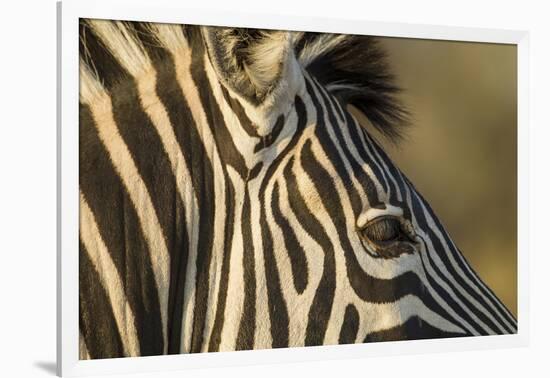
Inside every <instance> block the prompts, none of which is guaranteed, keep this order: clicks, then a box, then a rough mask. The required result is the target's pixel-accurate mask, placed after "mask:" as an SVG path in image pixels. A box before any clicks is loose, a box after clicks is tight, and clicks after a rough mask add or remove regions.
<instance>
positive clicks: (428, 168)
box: [377, 38, 517, 315]
mask: <svg viewBox="0 0 550 378" xmlns="http://www.w3.org/2000/svg"><path fill="white" fill-rule="evenodd" d="M377 39H378V40H379V41H380V43H381V45H382V47H383V48H384V49H385V50H386V52H387V54H388V62H389V63H390V66H391V69H392V71H393V73H394V74H395V76H396V82H397V83H398V85H399V86H400V87H401V88H402V89H403V92H402V94H401V95H400V98H401V99H402V101H403V103H404V104H405V106H406V107H407V108H408V110H409V111H410V113H411V117H412V126H411V127H410V128H409V130H408V132H407V133H406V138H405V139H404V140H403V141H402V142H401V143H400V144H399V145H398V146H395V145H393V144H392V143H388V142H386V141H384V139H383V138H382V137H378V138H377V139H378V140H380V141H381V142H382V144H384V146H385V148H386V151H388V153H389V155H390V156H391V157H392V159H393V160H394V162H395V163H396V164H397V166H398V167H399V168H401V170H402V171H404V172H405V174H406V175H407V176H408V177H409V179H411V181H412V182H413V183H414V184H415V186H416V188H417V189H418V190H419V191H420V192H421V193H422V194H423V195H424V197H425V198H426V199H427V200H428V202H429V203H430V205H431V206H432V208H433V209H434V211H435V212H436V214H437V215H438V217H439V219H440V220H441V222H442V223H443V225H444V226H445V227H446V229H447V231H448V232H449V233H450V235H451V237H452V238H453V240H454V241H455V243H456V244H457V245H458V247H459V248H460V249H461V251H462V252H463V254H464V255H465V257H466V259H467V260H468V261H469V262H470V264H471V265H472V267H473V268H474V270H475V271H476V272H477V273H478V274H479V275H480V277H481V278H482V279H483V280H484V281H485V283H487V284H488V285H489V287H490V288H491V289H492V290H493V291H494V292H495V294H496V295H497V296H498V297H499V298H500V299H501V300H502V301H503V302H504V304H505V305H506V306H507V307H508V309H509V310H510V311H511V312H512V313H514V314H515V315H516V314H517V227H516V226H517V200H516V198H517V147H516V142H517V136H516V130H517V106H516V101H517V89H516V83H517V76H516V72H517V67H516V64H517V59H516V56H517V55H516V46H514V45H502V44H487V43H470V42H449V41H434V40H417V39H406V38H377Z"/></svg>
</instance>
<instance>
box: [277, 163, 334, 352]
mask: <svg viewBox="0 0 550 378" xmlns="http://www.w3.org/2000/svg"><path fill="white" fill-rule="evenodd" d="M293 164H294V160H293V159H290V160H289V162H288V164H287V165H286V167H285V169H284V173H283V174H284V178H285V182H286V183H287V192H288V193H292V195H289V196H288V200H289V205H290V208H291V210H292V212H293V213H294V214H295V215H296V218H297V219H298V221H299V222H300V224H301V225H302V227H304V230H305V231H306V232H307V233H308V234H309V235H310V236H311V237H312V238H313V239H314V240H315V241H316V242H317V244H319V245H320V246H321V248H322V249H323V254H324V259H323V274H322V276H321V280H320V282H319V285H318V286H317V289H316V291H315V296H314V298H313V302H312V304H311V307H310V310H309V313H308V323H307V328H306V340H305V345H306V346H310V345H321V344H323V340H324V338H325V333H326V330H327V326H328V321H329V318H330V311H331V308H332V304H333V301H334V294H335V293H334V292H335V289H336V272H335V270H334V269H335V260H334V248H333V246H332V243H331V242H330V239H329V238H328V236H327V235H326V233H325V230H324V229H323V226H322V225H321V223H319V221H318V220H317V219H316V218H315V216H314V215H313V214H312V213H311V212H310V210H309V208H308V207H307V205H306V202H305V199H304V198H303V197H302V195H301V192H300V190H299V186H298V182H297V180H296V177H295V176H294V173H293V172H292V166H293Z"/></svg>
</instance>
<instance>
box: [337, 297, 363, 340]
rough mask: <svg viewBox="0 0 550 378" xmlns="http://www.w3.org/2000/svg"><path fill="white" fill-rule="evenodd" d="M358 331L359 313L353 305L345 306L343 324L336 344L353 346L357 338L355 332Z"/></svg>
mask: <svg viewBox="0 0 550 378" xmlns="http://www.w3.org/2000/svg"><path fill="white" fill-rule="evenodd" d="M358 330H359V312H357V308H355V306H354V305H353V304H351V303H350V304H349V305H347V306H346V313H345V314H344V322H343V323H342V328H340V336H339V337H338V344H353V343H355V339H356V338H357V331H358Z"/></svg>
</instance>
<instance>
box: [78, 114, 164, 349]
mask: <svg viewBox="0 0 550 378" xmlns="http://www.w3.org/2000/svg"><path fill="white" fill-rule="evenodd" d="M79 127H80V133H79V138H80V142H79V153H80V157H79V162H80V168H79V177H80V189H81V191H82V193H83V195H84V197H85V198H86V201H87V203H88V205H89V207H90V209H91V210H92V212H93V214H94V216H95V219H96V223H97V226H98V228H99V232H100V234H101V237H102V238H103V240H104V242H105V244H106V245H107V246H108V248H109V253H110V255H111V257H112V259H113V262H114V264H115V266H116V268H117V271H118V273H119V274H120V277H121V279H122V282H123V283H124V291H125V294H126V296H127V298H128V302H129V304H130V308H131V309H132V311H133V313H134V316H135V322H136V329H137V333H138V337H139V340H140V346H141V354H142V355H158V354H162V352H163V336H162V325H161V316H160V310H159V299H158V293H157V287H156V282H155V278H154V274H153V271H152V267H151V260H150V254H149V247H148V244H147V242H146V240H145V239H144V237H143V234H142V229H141V226H140V222H139V218H138V215H137V213H136V211H135V209H134V206H133V204H132V200H131V199H130V197H129V195H128V193H127V191H126V189H125V187H124V185H123V184H122V182H121V179H120V177H119V176H118V174H117V173H116V170H115V168H114V166H113V165H112V163H111V160H110V158H109V154H108V152H107V150H106V149H105V147H104V145H103V143H102V142H101V141H100V139H99V136H98V134H97V130H96V127H95V123H94V120H93V118H92V114H91V112H90V110H89V108H88V107H86V106H85V105H81V106H80V125H79ZM106 204H108V205H107V206H106ZM91 310H93V309H91ZM92 314H93V313H92Z"/></svg>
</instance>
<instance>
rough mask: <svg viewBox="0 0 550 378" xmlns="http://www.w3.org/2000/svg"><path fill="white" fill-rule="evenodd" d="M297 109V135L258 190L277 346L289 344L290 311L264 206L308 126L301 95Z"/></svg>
mask: <svg viewBox="0 0 550 378" xmlns="http://www.w3.org/2000/svg"><path fill="white" fill-rule="evenodd" d="M294 108H295V110H296V116H297V124H296V130H295V132H294V135H293V136H292V139H291V140H290V142H289V143H288V144H287V146H286V147H285V148H284V150H283V151H282V152H281V153H280V154H279V155H278V156H277V157H276V158H275V160H274V161H273V163H272V164H271V165H270V166H269V168H268V169H267V172H266V174H265V177H264V178H263V180H262V183H261V185H260V189H259V193H261V198H260V204H262V207H261V214H260V227H261V230H262V241H263V251H264V265H265V273H266V276H267V277H269V279H268V280H267V291H268V307H269V315H270V320H271V335H272V339H273V347H274V348H277V347H285V346H288V310H287V308H286V303H285V302H284V298H283V296H282V292H281V283H280V279H279V274H278V272H277V268H276V265H275V257H274V256H273V239H272V236H271V231H270V230H269V227H268V226H267V221H266V219H265V206H267V201H266V198H265V193H266V187H267V185H268V183H269V180H270V179H271V178H272V176H273V173H274V172H275V171H276V170H277V168H278V167H279V165H280V164H281V163H282V161H283V159H284V157H285V156H286V155H287V154H288V153H289V151H291V150H292V149H293V148H294V147H295V146H296V144H297V143H298V140H299V139H300V137H301V135H302V132H303V129H304V127H305V125H306V122H307V113H306V109H305V105H304V103H303V101H302V99H301V98H300V97H299V96H296V97H295V100H294Z"/></svg>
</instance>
